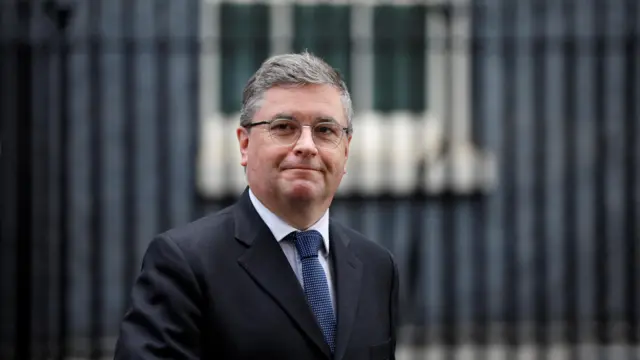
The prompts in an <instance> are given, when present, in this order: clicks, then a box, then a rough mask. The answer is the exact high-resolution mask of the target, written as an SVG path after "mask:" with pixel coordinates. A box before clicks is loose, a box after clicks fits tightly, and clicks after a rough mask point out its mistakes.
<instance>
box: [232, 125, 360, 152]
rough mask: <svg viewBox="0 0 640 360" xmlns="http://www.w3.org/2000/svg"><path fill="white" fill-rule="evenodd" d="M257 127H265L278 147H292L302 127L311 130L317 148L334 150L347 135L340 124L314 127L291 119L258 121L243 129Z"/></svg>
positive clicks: (345, 128)
mask: <svg viewBox="0 0 640 360" xmlns="http://www.w3.org/2000/svg"><path fill="white" fill-rule="evenodd" d="M258 125H267V129H268V130H269V134H270V136H271V138H272V139H273V140H274V141H275V142H277V143H278V144H280V145H293V144H295V143H296V142H297V141H298V139H300V135H301V134H302V128H303V127H310V128H311V135H312V137H313V142H314V143H315V144H316V146H318V147H323V148H335V147H336V146H338V144H340V141H341V140H342V136H343V134H344V133H347V134H349V132H350V129H349V128H348V127H342V126H341V125H340V124H338V123H335V122H331V121H325V122H319V123H316V124H314V125H302V124H300V123H299V122H297V121H296V120H292V119H274V120H271V121H260V122H255V123H251V124H247V125H245V126H244V127H245V128H247V129H250V128H252V127H254V126H258Z"/></svg>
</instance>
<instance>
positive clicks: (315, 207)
mask: <svg viewBox="0 0 640 360" xmlns="http://www.w3.org/2000/svg"><path fill="white" fill-rule="evenodd" d="M254 195H256V197H258V195H257V194H255V192H254ZM258 199H259V200H260V202H262V204H263V205H264V206H265V207H266V208H267V209H269V211H271V212H272V213H274V214H275V215H276V216H278V217H279V218H281V219H282V220H284V221H285V222H286V223H287V224H289V225H291V226H293V227H294V228H296V229H298V230H306V229H308V228H309V227H311V225H313V224H315V223H316V222H318V220H320V218H321V217H322V216H323V215H324V213H325V212H326V211H327V209H328V207H329V206H328V205H329V204H326V202H324V203H318V202H312V201H300V200H289V199H272V198H269V197H264V196H263V197H258Z"/></svg>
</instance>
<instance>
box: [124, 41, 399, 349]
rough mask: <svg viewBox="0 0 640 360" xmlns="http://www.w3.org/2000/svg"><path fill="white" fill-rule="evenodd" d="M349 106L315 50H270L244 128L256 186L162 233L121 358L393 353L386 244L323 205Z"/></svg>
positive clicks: (248, 98) (345, 149)
mask: <svg viewBox="0 0 640 360" xmlns="http://www.w3.org/2000/svg"><path fill="white" fill-rule="evenodd" d="M351 119H352V107H351V99H350V95H349V92H348V90H347V87H346V85H345V83H344V82H343V80H342V79H341V77H340V75H339V74H338V73H337V72H336V71H335V70H334V69H333V68H331V67H330V66H329V65H328V64H326V63H325V62H324V61H322V60H321V59H319V58H317V57H314V56H312V55H310V54H308V53H302V54H287V55H279V56H275V57H272V58H270V59H268V60H267V61H266V62H265V63H263V64H262V66H261V68H260V69H259V70H258V71H257V72H256V73H255V74H254V75H253V77H252V78H251V79H250V80H249V82H248V83H247V85H246V88H245V90H244V96H243V102H242V111H241V116H240V122H241V124H240V127H239V128H238V130H237V137H238V142H239V145H240V152H241V155H242V157H241V158H242V161H241V164H242V166H244V167H245V171H246V177H247V181H248V184H249V187H248V188H247V190H245V192H244V193H243V194H242V196H241V198H240V199H239V201H238V202H237V203H236V204H234V205H232V206H231V207H229V208H227V209H225V210H222V211H221V212H219V213H216V214H213V215H209V216H207V217H204V218H202V219H200V220H197V221H195V222H193V223H191V224H189V225H186V226H184V227H181V228H177V229H173V230H170V231H168V232H166V233H164V234H161V235H159V236H157V237H156V238H155V239H154V240H153V241H152V242H151V244H150V245H149V248H148V250H147V252H146V254H145V257H144V260H143V265H142V269H141V272H140V274H139V277H138V279H137V281H136V283H135V286H134V288H133V291H132V303H131V307H130V309H129V310H128V311H127V313H126V315H125V317H124V320H123V322H122V326H121V332H120V337H119V339H118V342H117V345H116V354H115V358H116V359H160V358H162V359H278V360H285V359H292V360H309V359H336V360H339V359H353V360H356V359H394V358H395V355H394V353H395V346H396V325H397V317H398V316H397V313H398V310H397V306H398V300H397V298H398V272H397V267H396V264H395V262H394V260H393V258H392V256H391V254H390V253H389V252H388V251H386V250H384V249H383V248H382V247H380V246H378V245H376V244H375V243H373V242H371V241H369V240H368V239H366V238H365V237H364V236H363V235H361V234H359V233H357V232H355V231H353V230H351V229H349V228H348V227H346V226H344V225H342V224H340V223H339V222H338V221H337V220H336V219H334V218H330V217H329V210H328V209H329V205H330V204H331V202H332V199H333V197H334V195H335V193H336V190H337V189H338V186H339V184H340V181H341V179H342V176H343V175H344V173H345V166H346V162H347V157H348V155H349V144H350V142H351V137H352V127H351Z"/></svg>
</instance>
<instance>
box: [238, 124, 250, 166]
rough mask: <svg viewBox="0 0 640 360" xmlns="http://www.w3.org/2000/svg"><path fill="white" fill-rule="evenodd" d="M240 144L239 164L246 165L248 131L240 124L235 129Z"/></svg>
mask: <svg viewBox="0 0 640 360" xmlns="http://www.w3.org/2000/svg"><path fill="white" fill-rule="evenodd" d="M236 135H237V136H238V144H239V145H240V165H242V166H244V167H246V166H247V160H248V159H249V131H248V130H247V129H245V128H243V127H242V126H241V127H239V128H238V129H237V130H236Z"/></svg>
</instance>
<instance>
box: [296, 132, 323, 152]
mask: <svg viewBox="0 0 640 360" xmlns="http://www.w3.org/2000/svg"><path fill="white" fill-rule="evenodd" d="M301 131H302V132H301V133H300V138H298V141H297V142H296V143H295V144H294V146H293V151H294V153H295V154H296V155H298V156H302V157H307V156H314V155H316V154H317V153H318V148H317V147H316V144H315V142H314V141H313V133H312V132H311V128H310V127H309V126H303V127H302V130H301Z"/></svg>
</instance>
